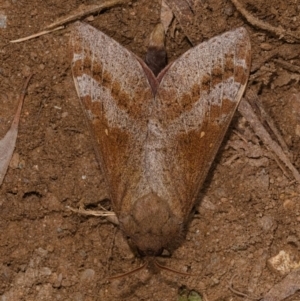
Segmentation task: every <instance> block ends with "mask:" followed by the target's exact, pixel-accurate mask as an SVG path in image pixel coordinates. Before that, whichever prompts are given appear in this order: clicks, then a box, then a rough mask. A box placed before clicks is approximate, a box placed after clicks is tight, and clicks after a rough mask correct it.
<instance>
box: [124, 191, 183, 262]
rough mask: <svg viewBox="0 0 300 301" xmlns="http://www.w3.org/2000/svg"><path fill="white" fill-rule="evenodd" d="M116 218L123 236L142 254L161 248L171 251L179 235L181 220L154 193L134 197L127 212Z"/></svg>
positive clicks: (158, 251) (151, 253)
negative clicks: (129, 210)
mask: <svg viewBox="0 0 300 301" xmlns="http://www.w3.org/2000/svg"><path fill="white" fill-rule="evenodd" d="M119 221H120V225H121V228H122V230H123V231H124V233H125V235H126V236H127V238H128V239H129V240H130V241H131V242H132V243H133V244H134V245H135V246H136V247H137V249H138V251H139V253H140V254H141V255H144V256H158V255H160V254H161V253H162V252H163V250H164V249H165V250H168V251H170V252H171V251H172V250H173V249H174V248H176V247H177V244H178V241H179V240H180V237H181V236H182V222H181V221H180V220H179V219H178V218H177V217H176V216H175V215H174V214H173V213H172V211H171V209H170V206H169V205H168V202H167V201H166V200H163V199H161V198H160V197H158V196H157V195H156V194H155V193H149V194H147V195H144V196H143V197H141V198H139V199H138V200H136V201H135V202H134V204H133V205H132V208H131V212H130V214H128V215H126V216H125V215H124V216H121V217H120V219H119Z"/></svg>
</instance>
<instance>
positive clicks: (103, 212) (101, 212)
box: [66, 206, 116, 217]
mask: <svg viewBox="0 0 300 301" xmlns="http://www.w3.org/2000/svg"><path fill="white" fill-rule="evenodd" d="M66 208H67V209H69V210H71V211H72V212H75V213H79V214H83V215H92V216H103V217H106V216H115V215H116V214H115V213H114V212H112V211H107V210H86V209H84V208H83V207H82V206H80V207H79V209H75V208H72V207H70V206H66Z"/></svg>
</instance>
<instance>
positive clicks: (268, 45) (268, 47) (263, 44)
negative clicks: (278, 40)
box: [260, 43, 273, 51]
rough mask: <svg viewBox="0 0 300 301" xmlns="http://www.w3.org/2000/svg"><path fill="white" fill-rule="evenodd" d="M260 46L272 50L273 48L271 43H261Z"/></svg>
mask: <svg viewBox="0 0 300 301" xmlns="http://www.w3.org/2000/svg"><path fill="white" fill-rule="evenodd" d="M260 48H261V49H262V50H266V51H270V50H272V49H273V46H272V45H271V44H269V43H261V44H260Z"/></svg>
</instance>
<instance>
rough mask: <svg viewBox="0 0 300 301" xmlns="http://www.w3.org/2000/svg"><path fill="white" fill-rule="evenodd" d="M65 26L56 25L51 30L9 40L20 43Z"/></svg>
mask: <svg viewBox="0 0 300 301" xmlns="http://www.w3.org/2000/svg"><path fill="white" fill-rule="evenodd" d="M64 28H65V27H64V26H59V27H56V28H54V29H51V30H43V31H40V32H38V33H35V34H32V35H30V36H27V37H24V38H20V39H16V40H12V41H9V42H10V43H20V42H24V41H28V40H31V39H34V38H37V37H40V36H43V35H45V34H48V33H51V32H54V31H57V30H60V29H64Z"/></svg>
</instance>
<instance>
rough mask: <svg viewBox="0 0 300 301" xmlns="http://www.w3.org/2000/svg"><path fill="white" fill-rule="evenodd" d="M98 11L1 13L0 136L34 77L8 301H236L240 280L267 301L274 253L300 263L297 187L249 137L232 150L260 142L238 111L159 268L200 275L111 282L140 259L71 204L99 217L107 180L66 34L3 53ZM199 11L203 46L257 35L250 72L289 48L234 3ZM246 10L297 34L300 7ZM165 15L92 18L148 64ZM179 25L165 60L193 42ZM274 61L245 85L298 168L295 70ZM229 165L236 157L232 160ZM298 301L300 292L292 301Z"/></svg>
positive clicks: (7, 214) (3, 236)
mask: <svg viewBox="0 0 300 301" xmlns="http://www.w3.org/2000/svg"><path fill="white" fill-rule="evenodd" d="M92 2H93V1H88V0H86V1H79V0H66V1H59V0H47V1H38V0H30V1H25V0H15V1H14V0H11V1H10V0H1V1H0V15H6V16H7V26H6V28H0V36H1V38H0V61H1V66H0V91H1V94H0V101H1V112H0V117H1V118H0V121H1V128H0V130H1V131H0V134H1V136H3V135H4V134H5V132H6V131H7V129H8V128H9V122H10V121H11V117H12V116H13V115H14V112H15V109H16V106H17V100H18V97H17V96H18V93H19V90H20V88H21V86H22V84H23V81H24V77H26V76H28V75H29V74H30V73H34V77H33V78H32V80H31V83H30V86H29V88H28V95H27V97H26V99H25V104H24V108H23V112H22V116H21V120H20V125H19V136H18V140H17V146H16V150H15V154H14V157H13V161H12V162H11V165H10V168H9V169H8V172H7V175H6V177H5V179H4V182H3V184H2V186H1V197H0V229H1V230H0V259H1V260H0V300H3V301H4V300H7V301H9V300H26V301H29V300H76V301H81V300H89V301H90V300H157V301H158V300H160V301H161V300H177V298H178V294H179V291H180V290H181V289H182V288H183V287H186V288H187V289H188V290H192V289H193V290H196V291H198V292H199V293H205V294H206V296H207V298H208V300H209V301H215V300H219V301H221V300H242V297H238V296H237V295H235V294H233V293H232V292H231V291H230V290H229V289H228V283H229V281H230V279H231V278H232V277H233V276H234V275H235V274H237V275H238V277H236V278H235V280H234V287H235V288H237V289H239V290H241V291H243V292H248V293H250V294H251V295H255V296H260V295H264V294H265V293H266V292H267V291H268V290H269V289H270V288H271V287H273V286H274V285H275V284H276V283H277V282H279V281H280V280H281V278H282V276H281V275H280V274H278V273H277V272H275V271H273V270H271V269H269V268H268V266H267V265H266V262H267V260H268V259H269V258H270V257H272V256H274V255H276V254H277V253H278V252H279V251H280V250H285V251H286V252H288V253H289V254H290V255H291V256H292V257H293V260H295V261H299V260H300V256H299V255H300V254H299V248H300V227H299V223H300V216H299V214H300V211H299V209H300V203H299V196H298V193H299V190H298V188H299V186H298V184H297V183H295V182H293V181H292V178H291V177H290V176H289V177H287V176H286V175H285V174H284V173H283V171H282V170H281V169H280V168H279V166H278V164H277V163H276V161H275V160H274V159H272V156H271V155H270V153H269V151H268V150H267V149H266V148H265V147H264V146H263V145H262V143H261V142H260V141H259V140H258V139H255V138H253V137H254V136H252V143H253V141H254V142H255V141H256V143H257V144H258V145H259V147H258V149H259V152H258V155H255V154H253V153H252V152H251V151H247V149H246V150H242V149H234V148H232V147H231V146H230V145H231V144H232V143H233V142H236V141H238V140H239V139H240V138H239V137H238V136H237V135H236V134H235V133H234V131H233V130H234V129H235V128H236V129H239V130H240V131H242V132H243V133H244V134H245V133H246V134H245V136H246V137H247V138H248V137H250V136H251V135H252V133H251V129H250V128H249V126H248V125H247V123H245V122H243V118H241V117H240V115H239V114H238V113H237V114H236V117H235V119H234V121H233V123H232V126H231V128H230V130H229V132H228V135H227V137H226V140H225V141H224V143H223V145H222V148H221V149H220V151H219V153H218V156H217V158H216V160H215V164H214V166H213V167H212V169H211V172H210V173H209V176H208V178H207V181H206V183H205V187H204V190H203V197H204V201H203V202H202V204H201V205H200V207H199V208H198V214H197V215H196V217H195V218H194V219H193V221H192V223H191V225H190V227H189V231H188V233H187V237H186V240H185V242H184V243H183V244H182V246H181V247H180V248H179V249H177V250H176V251H175V253H174V254H173V255H172V257H171V258H170V259H161V262H163V263H164V264H166V265H167V266H169V267H172V268H174V269H178V270H180V271H184V270H186V271H189V272H191V273H192V274H194V275H196V276H193V277H182V276H180V275H176V274H173V273H167V272H164V271H162V272H158V273H153V272H151V271H149V270H147V269H145V270H143V271H141V272H139V273H136V274H133V275H131V276H128V277H124V278H121V279H119V280H115V281H107V280H106V277H107V276H109V275H115V274H118V273H122V272H126V271H129V270H131V269H132V268H134V267H138V266H139V265H141V260H140V259H139V258H137V257H135V256H134V255H133V254H132V252H131V250H130V249H129V247H128V246H127V242H126V240H125V239H124V238H123V236H122V234H121V233H120V231H119V230H118V228H117V227H115V226H114V225H112V224H111V223H107V222H105V221H104V220H103V219H101V218H98V217H86V216H82V215H77V214H74V213H72V212H70V211H68V210H67V209H66V206H72V207H75V208H77V207H78V206H79V201H80V200H81V199H84V200H85V203H86V204H87V205H88V207H89V208H90V209H99V204H100V201H101V200H102V199H103V198H104V197H105V186H104V184H103V175H101V173H100V170H99V168H98V164H97V162H96V159H95V156H94V151H93V147H92V144H91V139H90V135H89V132H88V130H87V128H86V125H85V121H84V116H83V113H82V111H81V108H80V105H79V102H78V99H77V95H76V91H75V88H74V85H73V80H72V75H71V70H70V59H69V57H68V38H69V34H70V32H69V28H67V29H65V30H62V31H59V32H55V33H52V34H49V35H45V36H42V37H39V38H36V39H33V40H30V41H26V42H23V43H18V44H9V41H10V40H12V39H16V38H19V37H24V36H27V35H30V34H33V33H36V32H38V31H40V30H41V29H42V28H44V27H45V26H46V25H48V24H50V23H51V22H53V21H54V20H56V19H57V18H58V17H61V16H63V15H67V14H68V13H69V12H70V11H72V10H73V9H75V8H76V7H78V6H79V5H80V4H82V3H84V4H90V3H92ZM94 2H96V1H94ZM199 3H200V4H201V5H200V6H201V8H202V9H201V10H200V9H199V12H197V13H198V14H199V15H198V16H197V18H198V23H197V25H195V27H193V28H191V34H192V35H193V36H194V37H195V36H198V40H199V41H202V40H206V39H208V38H211V37H213V36H215V35H217V34H220V33H222V32H224V31H226V30H230V29H232V28H235V27H237V26H245V27H246V28H247V30H248V31H249V33H250V36H251V43H252V47H253V52H252V57H253V64H255V63H257V62H259V60H260V59H261V58H262V57H264V56H267V55H268V54H270V53H271V52H272V51H274V52H276V49H278V47H279V46H281V45H284V44H286V45H287V47H289V45H290V44H287V43H286V42H285V41H284V40H280V39H278V37H275V36H272V35H271V34H270V33H268V32H265V31H263V30H261V29H258V28H254V27H253V26H251V25H250V24H249V23H247V21H246V20H245V19H244V18H243V17H242V16H241V15H240V14H239V13H238V12H237V11H236V10H235V8H234V7H233V6H232V4H231V2H230V1H228V0H224V1H219V0H209V1H208V0H201V1H200V0H199ZM241 3H243V5H244V6H245V7H246V8H247V9H248V10H249V11H250V12H251V13H252V14H254V15H255V16H256V17H258V18H259V19H260V20H263V21H265V22H268V23H270V24H272V25H273V26H282V27H284V28H286V29H290V30H295V29H299V28H300V18H299V13H300V6H299V2H297V1H293V0H276V1H272V6H270V4H268V1H260V0H247V1H246V0H241ZM200 6H199V7H200ZM159 12H160V5H159V3H158V1H153V2H152V1H146V0H140V1H132V2H131V3H130V4H126V5H124V6H119V7H115V8H113V9H109V10H107V11H105V12H102V13H101V14H98V15H96V16H94V20H93V21H92V22H91V24H92V25H93V26H95V27H96V28H98V29H100V30H102V31H104V32H105V33H107V34H108V35H109V36H111V37H112V38H114V39H116V40H117V41H118V42H119V43H121V44H122V45H124V46H125V47H127V48H128V49H130V50H132V51H133V52H134V53H136V54H137V55H139V56H140V57H144V55H145V53H146V49H147V39H148V37H149V34H150V32H151V31H152V29H153V27H154V26H155V24H157V22H159ZM172 26H173V27H172V30H173V33H174V34H172V35H171V34H169V35H168V36H167V42H166V43H167V50H168V55H169V60H174V59H175V58H176V57H178V56H179V55H180V54H181V53H183V52H184V51H185V50H187V49H189V48H190V47H191V45H190V44H189V43H188V41H187V39H186V38H185V36H184V34H183V32H182V30H181V28H180V26H179V24H178V23H176V22H175V23H174V24H173V25H172ZM298 53H299V51H298ZM274 58H280V59H282V60H285V61H288V62H290V63H292V64H294V65H298V66H300V58H299V56H298V57H297V56H295V57H291V56H290V55H289V53H288V51H287V52H282V53H280V54H279V55H275V57H274ZM274 58H272V59H270V60H268V61H267V62H266V63H264V64H263V65H261V66H260V67H259V70H258V71H257V78H256V80H255V81H254V82H252V83H251V85H253V86H256V87H258V86H259V94H260V95H259V96H260V98H261V100H262V102H263V104H264V107H265V109H266V110H267V111H268V113H269V114H270V115H271V117H272V118H273V119H274V121H275V123H276V125H277V127H278V129H279V130H280V132H281V133H282V135H283V136H284V138H285V140H286V142H287V144H288V147H289V149H290V150H291V152H292V154H293V156H294V159H292V161H293V163H294V164H295V166H296V167H298V169H300V160H299V153H300V127H299V122H300V94H299V93H300V92H299V79H300V75H299V73H294V72H292V71H290V70H286V69H283V68H282V67H281V66H280V65H278V64H277V63H276V62H275V61H274ZM298 68H299V67H298ZM241 128H242V129H241ZM248 143H250V142H248ZM250 148H251V147H250V144H249V149H250ZM232 156H236V158H235V160H232V162H231V164H225V163H226V162H228V160H229V159H231V158H232ZM297 297H298V299H300V294H299V293H298V295H294V296H293V297H290V298H289V299H288V300H296V299H297Z"/></svg>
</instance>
